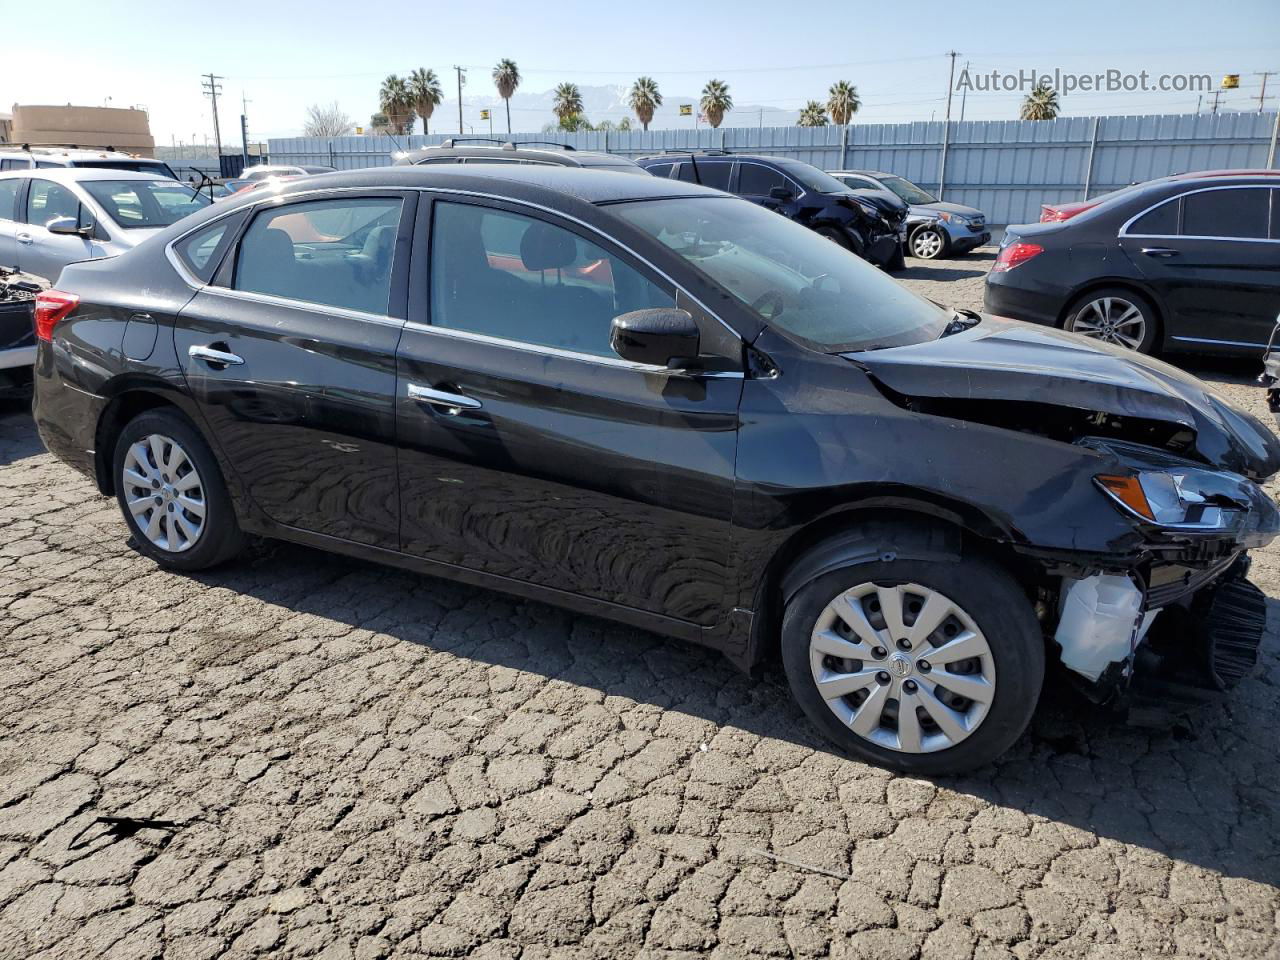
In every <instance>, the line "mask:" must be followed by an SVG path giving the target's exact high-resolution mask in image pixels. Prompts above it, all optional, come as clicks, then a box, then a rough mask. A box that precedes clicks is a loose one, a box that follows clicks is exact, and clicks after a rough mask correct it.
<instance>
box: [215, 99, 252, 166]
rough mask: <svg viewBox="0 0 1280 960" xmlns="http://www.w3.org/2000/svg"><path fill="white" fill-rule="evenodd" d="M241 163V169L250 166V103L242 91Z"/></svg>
mask: <svg viewBox="0 0 1280 960" xmlns="http://www.w3.org/2000/svg"><path fill="white" fill-rule="evenodd" d="M219 162H221V161H219ZM240 162H241V163H242V164H243V166H242V167H241V169H243V168H244V167H247V166H248V165H249V101H248V100H247V99H246V98H245V95H244V91H243V90H241V91H240Z"/></svg>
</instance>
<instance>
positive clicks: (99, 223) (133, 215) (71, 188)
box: [0, 167, 210, 283]
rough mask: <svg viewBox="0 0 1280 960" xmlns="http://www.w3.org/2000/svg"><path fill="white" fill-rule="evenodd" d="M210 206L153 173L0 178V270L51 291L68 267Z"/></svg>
mask: <svg viewBox="0 0 1280 960" xmlns="http://www.w3.org/2000/svg"><path fill="white" fill-rule="evenodd" d="M209 202H210V201H209V197H208V194H199V193H197V192H196V191H195V190H194V189H192V188H191V187H190V186H189V185H187V184H185V183H182V182H180V181H177V180H171V179H169V178H168V177H161V176H157V175H155V174H152V173H135V172H132V171H128V170H105V169H90V168H80V167H63V168H58V169H54V168H46V169H35V170H30V169H28V170H11V171H4V172H0V266H5V267H17V268H18V269H19V270H21V271H23V272H24V273H33V274H35V275H36V276H38V277H43V278H45V279H46V280H48V281H49V282H50V283H56V282H57V280H58V274H59V273H61V272H62V268H63V267H64V266H66V265H67V264H68V263H74V262H75V261H77V260H96V259H99V258H101V257H113V256H115V255H117V254H120V253H123V252H124V251H126V250H128V249H129V248H131V247H136V246H137V245H138V244H139V243H141V242H142V241H143V240H145V239H146V238H147V237H149V236H151V235H152V234H153V233H156V232H158V231H160V230H161V229H163V228H164V227H167V226H169V224H171V223H175V222H177V221H178V220H181V219H182V218H183V217H185V216H186V215H187V214H189V213H194V212H195V211H197V210H199V209H201V208H203V207H206V206H208V204H209Z"/></svg>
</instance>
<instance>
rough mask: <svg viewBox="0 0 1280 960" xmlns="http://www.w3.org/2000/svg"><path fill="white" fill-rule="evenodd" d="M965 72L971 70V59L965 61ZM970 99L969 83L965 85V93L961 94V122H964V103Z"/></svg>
mask: <svg viewBox="0 0 1280 960" xmlns="http://www.w3.org/2000/svg"><path fill="white" fill-rule="evenodd" d="M964 72H965V73H966V74H967V73H968V72H969V61H968V60H966V61H965V62H964ZM968 101H969V84H967V83H966V84H965V85H964V93H962V94H960V122H961V123H964V105H965V104H966V103H967V102H968Z"/></svg>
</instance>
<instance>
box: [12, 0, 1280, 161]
mask: <svg viewBox="0 0 1280 960" xmlns="http://www.w3.org/2000/svg"><path fill="white" fill-rule="evenodd" d="M15 3H16V0H15ZM200 8H201V5H200V4H198V3H193V4H162V5H156V4H140V3H120V2H112V0H93V2H78V0H77V2H68V0H50V2H48V3H44V4H42V5H35V6H33V5H30V4H16V5H15V6H14V7H13V8H12V9H11V10H10V11H9V15H8V17H7V18H6V20H7V28H6V30H5V33H6V48H5V52H4V54H3V56H2V57H0V104H3V105H4V109H8V104H10V103H13V102H18V103H65V102H68V101H70V102H73V103H77V104H102V103H104V102H106V98H108V97H110V98H111V99H110V103H111V105H113V106H128V105H131V104H140V105H144V106H146V107H147V108H148V109H149V111H150V115H151V129H152V133H153V134H154V135H155V138H156V141H157V143H163V144H168V143H169V142H170V141H171V139H173V140H185V141H187V142H190V141H191V140H192V138H193V136H194V138H195V139H196V141H201V140H202V139H203V137H205V136H209V137H212V123H211V120H210V111H209V101H208V99H207V98H205V97H204V96H202V95H201V88H200V73H201V72H202V71H203V72H206V73H207V72H209V71H214V72H215V73H218V74H221V75H223V76H224V78H225V79H224V80H223V81H222V83H223V94H224V99H223V100H222V101H221V104H220V112H221V114H222V121H223V131H224V136H223V140H224V143H232V142H235V143H238V142H239V131H238V129H237V128H238V123H239V114H240V107H241V95H242V94H243V95H244V96H245V97H247V98H248V100H249V103H248V115H249V123H250V134H251V136H252V137H253V138H254V139H258V138H266V137H271V136H292V135H298V134H300V133H301V130H302V124H303V120H304V116H305V111H306V107H307V105H308V104H309V103H315V102H328V101H331V100H337V101H338V102H339V104H340V105H341V107H342V108H343V109H344V110H345V111H346V112H347V113H348V114H349V115H350V116H351V117H352V119H353V120H355V121H356V122H357V123H367V121H368V117H369V115H370V114H371V113H372V112H373V111H374V110H376V109H377V90H378V86H379V83H380V81H381V79H382V78H383V77H384V76H386V75H387V74H388V73H392V72H396V73H407V72H408V71H409V70H411V69H413V68H414V67H418V66H426V67H432V68H434V69H435V70H436V71H437V73H439V74H440V75H441V78H442V80H443V81H445V88H446V91H447V92H448V93H449V95H450V96H452V90H453V82H454V74H453V71H452V69H451V68H452V67H453V65H455V64H460V65H464V66H467V67H470V68H471V69H470V76H469V80H468V84H467V86H466V87H465V88H464V90H463V103H464V106H465V105H466V104H467V100H468V98H469V97H491V96H493V94H494V90H493V84H492V82H491V80H490V78H489V72H490V70H491V69H492V66H493V64H494V63H495V62H496V61H497V60H498V59H499V58H500V57H511V58H512V59H514V60H515V61H516V62H517V63H518V64H519V66H520V69H521V72H522V73H523V75H524V83H523V85H522V88H521V90H522V92H530V93H536V92H541V91H543V90H548V89H550V88H551V87H553V86H554V85H555V84H556V83H559V82H561V81H564V80H571V81H574V82H576V83H578V84H580V85H583V86H588V85H592V86H603V85H610V84H620V85H621V84H629V83H630V82H631V81H632V80H634V79H635V78H636V76H638V75H640V74H641V73H646V74H649V75H651V76H653V77H654V78H655V79H656V80H657V81H658V83H659V85H660V86H661V88H662V90H663V91H664V93H665V94H667V96H668V106H671V105H673V99H672V98H679V99H686V98H688V97H690V96H696V94H697V92H698V91H699V90H701V88H702V85H703V84H704V83H705V82H706V81H707V80H708V79H709V78H711V77H718V78H720V79H722V80H725V81H727V82H728V83H729V85H730V88H731V91H732V94H733V97H734V99H735V101H736V102H737V103H739V104H748V103H750V104H758V105H763V106H766V107H776V108H779V109H786V110H795V109H798V108H799V106H800V105H801V104H802V103H803V102H804V101H805V100H808V99H811V98H813V99H825V93H826V90H827V88H828V87H829V86H830V85H831V83H832V82H833V81H835V80H840V79H846V80H849V81H851V82H853V83H855V84H856V85H857V87H858V90H859V92H860V93H861V95H862V98H863V103H864V106H863V110H862V112H861V113H860V114H859V115H858V117H857V118H856V122H860V123H867V122H899V121H907V120H928V119H930V117H931V116H934V115H936V116H937V117H938V118H939V119H940V118H941V117H942V114H943V110H944V109H945V105H946V104H945V98H946V93H947V71H948V66H949V61H948V59H947V57H946V53H947V51H948V50H951V49H955V50H957V51H959V52H960V54H961V56H960V58H959V64H960V66H963V64H964V62H966V61H968V62H969V63H970V68H971V70H972V71H973V73H975V74H977V73H979V72H983V73H985V72H990V71H991V70H1001V71H1004V72H1016V71H1018V70H1020V69H1036V70H1039V71H1047V70H1052V69H1054V68H1055V67H1056V68H1060V69H1062V70H1064V71H1071V72H1075V73H1093V72H1101V71H1105V70H1107V69H1117V70H1122V71H1125V72H1131V73H1137V72H1139V71H1142V70H1146V71H1148V72H1149V73H1151V74H1152V75H1153V77H1154V76H1159V75H1160V74H1165V73H1169V74H1173V73H1208V74H1211V75H1212V76H1213V77H1214V82H1215V84H1216V82H1217V81H1218V79H1219V78H1220V77H1221V75H1222V74H1224V73H1239V74H1241V75H1242V76H1241V89H1240V90H1238V91H1232V92H1230V93H1226V94H1224V95H1223V101H1222V102H1223V108H1224V109H1248V108H1250V107H1251V108H1252V109H1256V108H1257V101H1256V99H1255V100H1253V101H1249V100H1248V97H1250V96H1253V97H1256V96H1257V94H1258V88H1259V85H1260V78H1259V77H1256V76H1252V75H1251V74H1252V73H1253V71H1260V70H1268V69H1269V70H1280V0H1236V2H1234V3H1231V4H1207V3H1204V2H1181V0H1166V2H1163V3H1138V2H1122V0H1108V2H1093V0H1090V2H1083V3H1081V2H1072V3H1055V4H1043V3H1040V4H1029V3H984V4H964V3H956V2H954V0H952V2H945V3H934V2H929V0H917V2H915V3H910V4H888V3H885V2H884V0H877V2H874V3H831V2H823V3H814V2H806V0H799V2H795V0H793V2H787V3H778V2H776V0H770V2H765V0H736V2H734V3H723V2H722V3H715V4H712V3H699V2H696V0H695V2H691V3H684V4H653V3H639V4H635V3H628V4H621V3H609V2H600V0H592V2H586V0H541V2H539V3H531V2H524V3H508V2H501V0H488V2H483V3H459V2H454V3H439V2H428V3H414V2H409V0H362V2H358V3H356V2H352V0H340V2H339V0H309V2H307V3H299V4H294V3H289V2H285V0H272V2H269V3H248V2H246V3H238V4H236V3H233V4H230V5H222V4H212V5H210V6H209V8H208V12H207V13H197V12H195V11H197V10H199V9H200ZM51 18H52V19H53V20H55V21H56V24H57V26H56V29H54V30H50V29H49V24H50V20H51ZM24 20H29V21H30V23H29V25H30V26H31V27H32V28H33V29H34V28H37V27H38V28H39V30H38V32H39V35H40V38H41V39H40V40H39V41H38V42H34V41H33V42H30V43H27V42H25V41H24V40H23V36H24V23H23V21H24ZM51 44H52V47H51V46H50V45H51ZM51 54H55V56H53V57H52V59H51V56H50V55H51ZM1272 90H1274V91H1275V93H1276V94H1277V95H1280V76H1276V77H1272V78H1271V80H1270V86H1269V89H1268V91H1267V92H1268V98H1269V99H1268V107H1270V108H1274V107H1275V106H1276V104H1277V103H1280V100H1277V99H1270V96H1271V92H1272ZM957 96H958V94H957ZM1020 99H1021V94H1020V93H1016V92H1015V93H1007V92H1000V93H971V94H969V96H968V98H967V103H966V105H965V117H966V119H971V120H978V119H1012V118H1014V117H1016V115H1017V105H1018V102H1019V100H1020ZM1206 99H1208V98H1206ZM1196 100H1197V95H1196V94H1195V93H1173V92H1150V93H1134V92H1116V93H1102V94H1087V93H1073V94H1070V95H1068V96H1065V97H1063V98H1062V106H1063V113H1064V115H1068V116H1069V115H1081V114H1091V113H1099V112H1101V113H1173V112H1193V111H1194V110H1195V107H1196ZM477 110H478V105H475V104H473V105H472V107H471V108H470V109H467V110H466V121H467V122H468V123H472V124H476V125H477V126H479V119H478V113H477ZM958 113H959V101H958V100H956V101H955V104H954V106H953V116H956V117H958ZM456 116H457V113H456V105H455V104H453V103H451V104H447V105H445V107H443V108H442V109H441V112H440V113H438V114H437V118H438V122H436V123H433V129H439V130H441V131H444V130H446V129H449V128H450V125H452V127H453V128H456V125H457V121H456ZM619 116H620V114H619V115H613V116H609V117H607V118H608V119H613V120H617V119H619ZM450 118H452V119H450ZM552 119H553V117H552V116H551V115H550V113H549V112H543V111H542V110H540V109H535V110H529V111H525V112H523V113H516V114H514V115H513V120H514V124H515V126H516V128H517V129H524V130H537V129H539V128H541V126H542V125H543V124H544V123H547V122H549V121H551V120H552ZM590 119H592V120H595V121H599V120H603V119H606V116H604V115H595V116H591V118H590ZM735 121H736V125H754V124H755V123H756V122H757V115H756V114H754V113H753V114H752V115H750V116H746V115H744V114H743V112H742V111H739V113H738V115H737V116H736V117H735V115H734V114H733V113H730V114H729V115H728V117H727V118H726V120H725V126H734V125H735ZM677 122H682V123H683V124H684V125H692V121H691V120H690V119H687V118H686V119H684V120H683V121H672V122H671V123H670V124H663V125H675V124H676V123H677ZM477 132H482V131H480V130H477Z"/></svg>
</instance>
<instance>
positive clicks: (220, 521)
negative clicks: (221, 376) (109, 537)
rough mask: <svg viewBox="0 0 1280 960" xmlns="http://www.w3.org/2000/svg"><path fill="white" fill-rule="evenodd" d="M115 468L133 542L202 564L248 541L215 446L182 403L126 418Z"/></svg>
mask: <svg viewBox="0 0 1280 960" xmlns="http://www.w3.org/2000/svg"><path fill="white" fill-rule="evenodd" d="M112 470H113V477H114V478H115V488H116V501H117V502H118V503H119V504H120V512H121V513H122V514H123V515H124V519H125V523H126V524H127V525H128V527H129V532H130V533H132V534H133V540H134V543H135V544H136V546H137V548H138V550H139V552H141V553H143V554H145V555H146V556H148V557H150V558H151V559H152V560H154V561H156V563H158V564H160V565H161V566H163V567H169V568H172V569H175V570H205V569H208V568H209V567H213V566H217V565H218V564H220V563H223V562H224V561H226V560H229V559H231V557H233V556H235V555H236V554H237V553H239V551H240V549H241V547H242V546H243V545H244V535H243V534H242V533H241V531H240V525H239V523H238V522H237V521H236V515H235V510H234V508H233V507H232V504H231V497H230V495H229V494H228V493H227V487H226V484H225V483H224V481H223V479H222V472H221V471H220V470H219V469H218V464H217V461H216V460H215V459H214V456H213V452H212V451H211V450H210V449H209V445H208V444H207V443H205V441H204V438H203V437H201V436H200V433H199V431H197V430H196V428H195V427H194V426H193V425H192V424H191V422H190V421H189V420H188V419H187V418H186V417H184V416H183V415H182V414H181V413H179V412H178V411H176V410H166V409H162V410H149V411H147V412H145V413H142V414H140V415H138V416H137V417H135V418H134V419H133V420H131V421H129V423H127V424H126V425H125V427H124V429H123V430H121V431H120V436H119V437H118V438H117V439H116V447H115V455H114V456H113V457H112Z"/></svg>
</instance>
